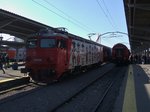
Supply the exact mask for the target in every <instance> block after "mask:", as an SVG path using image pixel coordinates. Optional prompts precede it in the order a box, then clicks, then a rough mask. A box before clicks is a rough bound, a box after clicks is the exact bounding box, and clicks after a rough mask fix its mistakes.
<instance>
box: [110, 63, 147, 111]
mask: <svg viewBox="0 0 150 112" xmlns="http://www.w3.org/2000/svg"><path fill="white" fill-rule="evenodd" d="M112 112H150V64H132V65H130V66H129V69H128V72H127V75H126V76H125V78H124V81H123V83H122V86H121V88H120V93H119V95H118V97H117V100H116V103H115V106H114V109H113V111H112Z"/></svg>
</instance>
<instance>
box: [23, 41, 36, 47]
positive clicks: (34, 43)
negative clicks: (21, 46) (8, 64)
mask: <svg viewBox="0 0 150 112" xmlns="http://www.w3.org/2000/svg"><path fill="white" fill-rule="evenodd" d="M26 46H27V48H35V47H37V39H28V40H27V44H26Z"/></svg>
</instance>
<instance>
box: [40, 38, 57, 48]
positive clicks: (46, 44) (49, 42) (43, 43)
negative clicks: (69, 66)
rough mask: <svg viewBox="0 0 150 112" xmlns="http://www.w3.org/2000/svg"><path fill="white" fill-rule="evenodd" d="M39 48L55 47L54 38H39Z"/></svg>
mask: <svg viewBox="0 0 150 112" xmlns="http://www.w3.org/2000/svg"><path fill="white" fill-rule="evenodd" d="M40 47H41V48H54V47H56V40H55V39H41V41H40Z"/></svg>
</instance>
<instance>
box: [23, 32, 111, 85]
mask: <svg viewBox="0 0 150 112" xmlns="http://www.w3.org/2000/svg"><path fill="white" fill-rule="evenodd" d="M26 47H27V48H26V65H25V68H24V69H22V70H21V71H22V72H23V73H28V74H29V76H30V77H31V78H32V79H33V80H35V81H40V82H51V81H53V80H58V79H59V78H60V77H62V76H63V75H64V74H65V73H72V72H74V71H81V70H85V69H88V68H89V67H91V66H94V65H101V64H102V63H103V62H105V61H108V60H109V59H110V55H111V48H109V47H107V46H104V45H101V44H98V43H96V42H93V41H90V40H87V39H84V38H82V37H79V36H76V35H73V34H69V33H67V32H65V31H60V30H58V31H55V32H53V31H50V30H44V31H41V32H40V33H38V34H37V35H35V36H33V37H31V38H29V39H28V40H27V43H26Z"/></svg>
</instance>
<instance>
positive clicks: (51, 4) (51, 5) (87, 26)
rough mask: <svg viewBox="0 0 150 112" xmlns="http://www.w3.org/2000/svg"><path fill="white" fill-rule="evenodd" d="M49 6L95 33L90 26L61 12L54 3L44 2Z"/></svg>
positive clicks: (46, 0)
mask: <svg viewBox="0 0 150 112" xmlns="http://www.w3.org/2000/svg"><path fill="white" fill-rule="evenodd" d="M44 1H45V2H46V3H47V4H48V5H50V6H52V7H53V8H55V9H57V10H58V11H59V12H61V13H62V14H64V15H65V16H67V17H68V18H70V19H72V20H73V21H75V22H76V23H78V24H80V25H82V26H83V27H85V28H88V29H90V30H91V31H92V32H94V30H93V29H92V28H90V27H89V26H87V25H85V24H83V23H81V22H80V21H78V20H77V19H75V18H73V17H71V16H70V15H68V14H67V13H65V12H63V11H62V10H60V9H59V8H57V7H56V6H55V5H53V4H52V3H50V2H49V1H48V0H44Z"/></svg>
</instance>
